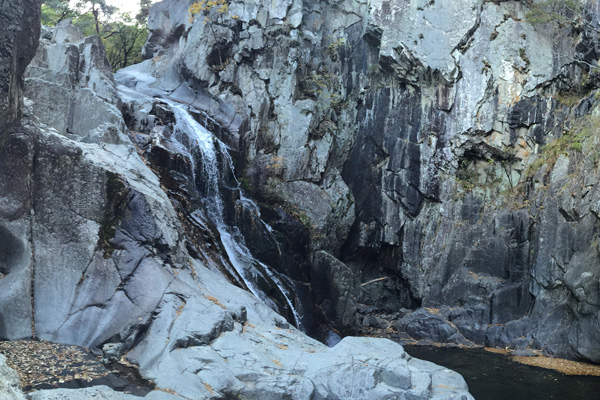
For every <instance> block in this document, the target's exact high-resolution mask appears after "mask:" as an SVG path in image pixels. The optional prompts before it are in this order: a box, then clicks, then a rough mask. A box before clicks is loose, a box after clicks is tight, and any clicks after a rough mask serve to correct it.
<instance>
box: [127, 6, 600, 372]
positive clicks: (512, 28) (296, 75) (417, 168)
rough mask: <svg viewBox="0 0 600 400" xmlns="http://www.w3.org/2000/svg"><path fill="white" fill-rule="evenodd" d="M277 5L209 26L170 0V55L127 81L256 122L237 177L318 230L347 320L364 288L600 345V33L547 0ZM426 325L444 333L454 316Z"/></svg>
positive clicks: (518, 333)
mask: <svg viewBox="0 0 600 400" xmlns="http://www.w3.org/2000/svg"><path fill="white" fill-rule="evenodd" d="M278 5H279V6H278V7H277V8H276V9H274V8H272V4H271V2H263V1H259V0H257V1H253V2H248V1H244V2H241V1H232V2H231V3H230V6H229V11H228V13H225V14H220V15H218V14H217V13H215V12H209V13H207V14H206V15H203V16H198V17H197V18H196V20H195V21H190V20H189V18H188V17H189V15H188V13H187V9H186V8H187V4H182V3H180V2H175V1H169V0H165V1H163V2H161V3H159V4H156V5H155V6H154V8H153V12H152V17H151V18H150V23H149V28H150V31H151V36H150V40H149V41H148V43H147V46H146V54H147V56H148V57H152V59H149V60H148V61H146V63H145V65H144V71H143V72H144V74H141V71H140V70H139V69H137V70H136V69H132V70H130V71H129V72H128V71H124V72H123V75H122V78H120V81H121V82H124V81H126V80H127V79H130V80H132V77H134V76H136V75H137V76H144V77H146V78H144V79H141V80H139V81H138V82H142V83H143V84H144V85H145V86H146V87H147V89H148V90H149V91H150V92H151V91H152V90H154V91H156V90H161V91H167V92H170V93H172V96H175V97H176V96H179V97H180V98H182V99H183V98H186V99H188V100H189V101H188V102H190V103H194V104H195V105H197V106H198V107H199V108H202V109H203V110H205V111H206V112H207V113H208V114H209V115H211V116H212V117H213V118H215V119H216V120H218V121H222V122H223V123H222V124H223V125H224V126H226V127H229V130H230V131H231V132H233V133H234V135H233V136H231V137H232V138H233V140H235V138H236V137H237V135H239V139H240V141H239V144H234V145H232V146H231V147H232V148H235V149H239V157H238V166H239V171H238V175H239V176H241V177H243V179H244V181H245V182H246V183H247V184H248V189H249V190H251V191H252V194H253V195H254V196H255V197H256V198H258V199H260V200H262V201H263V204H266V205H267V206H268V207H273V206H274V205H275V206H276V207H279V208H280V209H282V210H284V211H285V212H286V213H287V214H288V215H290V216H292V217H296V218H297V219H298V220H299V221H302V222H303V223H304V225H305V227H306V228H307V229H308V231H309V234H310V245H309V247H310V254H309V255H308V256H306V255H302V254H301V253H298V257H305V259H307V260H309V264H310V267H309V268H308V270H309V271H310V276H311V279H312V278H313V277H314V280H313V281H312V284H313V285H316V286H318V285H320V284H321V283H320V281H321V279H322V278H323V277H327V276H330V278H331V279H332V281H331V282H330V283H323V284H321V286H320V287H322V288H324V289H323V293H322V294H321V293H320V294H318V295H317V297H318V300H317V303H319V305H320V306H321V307H322V305H323V302H326V304H328V306H327V307H326V308H328V310H329V311H327V312H326V313H325V314H326V315H327V317H328V318H332V319H333V321H332V322H333V323H334V325H336V326H337V327H338V328H343V327H346V328H347V327H348V323H349V321H351V320H352V318H349V317H348V313H352V312H353V311H352V310H353V309H355V308H356V307H353V306H352V305H351V304H350V303H353V302H355V305H356V304H359V303H367V305H369V306H371V307H372V308H373V309H374V310H379V311H384V312H386V313H394V312H396V311H398V310H399V309H401V308H403V307H407V308H412V309H419V308H420V307H430V308H440V309H443V306H448V307H450V308H449V311H448V313H445V315H444V316H443V318H442V319H443V320H445V321H446V322H450V323H453V324H454V325H455V326H456V328H457V329H458V331H459V332H458V337H462V338H464V339H465V340H472V341H474V342H476V343H479V344H486V345H493V346H503V347H504V346H506V345H511V346H513V345H514V346H522V344H523V342H524V341H526V342H527V345H528V346H532V347H537V348H543V349H545V350H546V351H547V352H549V353H552V354H557V355H562V356H567V357H575V358H585V359H588V360H593V361H598V360H600V342H599V341H598V338H597V335H596V330H595V329H593V328H592V327H593V326H596V324H597V322H598V312H600V308H598V307H597V305H596V303H597V302H596V300H595V299H596V297H598V293H597V292H598V287H597V285H595V284H594V283H593V282H595V281H596V279H595V277H596V275H597V274H596V268H595V267H594V266H595V265H596V261H595V260H596V257H597V254H596V252H595V251H594V250H593V248H594V246H595V245H594V244H593V243H594V239H593V238H594V237H595V236H594V235H595V231H596V230H597V229H598V221H597V218H596V215H597V214H595V211H591V210H593V209H594V206H593V204H594V198H595V197H594V196H595V195H594V193H595V189H594V188H595V186H594V180H595V178H592V177H587V178H585V177H584V176H585V174H584V173H583V171H596V169H595V167H592V164H590V163H589V161H586V160H587V159H588V158H590V157H591V158H593V157H594V156H593V154H592V151H588V149H593V148H594V146H595V145H594V142H593V140H592V139H590V136H593V135H589V133H588V135H587V136H585V134H583V133H581V132H582V130H581V129H579V128H577V126H579V125H577V124H579V122H578V123H576V125H571V122H569V121H574V120H576V119H577V118H579V117H582V116H583V119H584V120H585V119H586V118H587V120H588V121H589V119H593V118H596V117H595V115H596V114H595V113H597V111H595V109H596V108H595V107H596V101H595V100H594V97H593V93H595V92H594V90H595V89H596V87H597V82H596V80H595V79H596V78H592V79H591V80H590V79H588V76H590V73H591V76H593V75H594V72H593V69H592V70H590V69H589V68H588V66H586V63H591V64H592V65H596V64H595V63H596V62H597V60H596V58H597V57H596V58H594V57H595V54H596V53H594V50H592V49H595V48H597V46H596V44H597V42H598V40H597V39H598V38H597V35H596V36H595V35H594V32H588V33H587V34H586V35H582V36H578V35H577V34H576V32H575V30H573V29H571V27H569V26H560V25H559V24H556V23H553V22H549V23H535V20H534V19H533V18H532V17H531V15H530V14H529V12H530V11H531V10H532V7H537V6H538V3H536V2H533V3H532V4H530V3H527V2H484V1H456V2H440V1H438V2H429V1H371V2H364V1H355V2H338V1H333V0H331V1H326V2H318V3H315V2H303V1H292V0H290V1H285V2H279V3H278ZM585 6H586V7H588V6H590V7H591V3H586V4H585ZM583 10H584V11H582V12H581V14H579V16H580V17H582V18H588V20H589V21H592V22H593V23H595V22H594V21H596V20H595V19H594V18H597V17H596V16H595V14H594V13H593V12H589V13H588V12H586V11H585V10H586V9H585V8H584V9H583ZM205 16H206V17H208V18H209V21H210V23H207V24H204V23H202V21H201V19H202V17H205ZM575 17H577V15H576V16H575ZM136 68H139V67H136ZM148 76H150V77H152V76H153V77H154V78H151V79H148V78H147V77H148ZM128 77H129V78H128ZM157 77H161V78H160V79H156V78H157ZM135 85H137V86H138V87H139V86H140V84H139V83H135V84H134V86H135ZM182 87H185V89H181V88H182ZM588 94H590V96H589V97H586V96H587V95H588ZM583 124H584V125H585V124H586V122H584V123H583ZM592 129H593V128H592ZM569 130H571V131H573V132H575V133H574V134H573V135H575V136H576V135H580V136H577V137H572V138H571V139H569V136H568V132H569ZM565 132H567V136H563V134H564V133H565ZM588 132H589V131H588ZM561 137H562V139H561ZM584 137H585V138H586V139H585V140H584ZM561 140H567V141H568V140H572V141H573V142H575V143H579V144H574V145H573V147H571V148H569V147H568V146H567V145H565V144H564V143H565V142H564V141H563V142H560V141H561ZM584 142H585V144H583V145H582V143H584ZM548 143H563V144H562V145H560V144H556V146H557V147H554V149H559V150H558V153H561V155H560V157H559V156H558V155H557V154H554V155H552V154H549V153H548V152H547V151H544V150H542V146H543V145H544V144H548ZM560 146H562V147H560ZM581 147H583V148H582V150H583V156H581V155H579V154H578V149H579V148H581ZM557 158H558V159H557ZM541 164H546V166H545V167H543V168H541V169H540V165H541ZM586 168H587V169H586ZM590 176H593V177H596V176H597V173H596V172H593V173H591V175H590ZM577 182H585V184H584V186H583V187H579V184H578V183H577ZM590 195H591V196H590ZM588 210H589V211H588ZM268 218H269V217H268V216H267V219H268ZM275 220H276V219H275V218H273V219H271V220H268V221H267V222H275ZM273 225H275V223H273ZM280 233H281V235H282V237H285V231H282V232H280ZM321 252H326V253H327V254H329V255H330V256H331V257H335V258H337V259H338V261H339V264H338V263H332V262H327V263H323V262H322V261H323V258H322V257H320V256H319V254H323V253H321ZM342 264H345V267H342V266H341V265H342ZM332 265H336V266H338V267H339V268H337V267H336V268H337V269H338V270H340V271H346V272H344V273H342V274H340V275H339V276H340V279H337V276H338V275H336V276H333V275H331V274H330V270H331V269H332ZM347 271H350V272H349V273H347ZM582 277H583V278H582ZM588 278H589V280H588ZM370 281H374V283H372V284H369V285H365V286H360V284H361V283H366V282H370ZM341 288H360V289H359V290H358V291H357V293H356V294H352V295H351V296H350V297H348V296H347V295H344V296H345V297H344V296H342V297H339V290H340V289H341ZM344 290H346V289H344ZM333 293H335V294H333ZM348 293H350V292H348ZM340 299H341V300H340ZM347 299H349V300H348V302H346V300H347ZM340 301H341V303H340ZM336 304H338V305H339V304H346V305H347V306H344V307H342V308H344V310H346V311H342V310H341V309H339V307H338V306H337V305H336ZM334 310H335V312H334ZM548 310H552V312H550V313H549V312H548ZM419 315H420V314H417V315H416V316H415V318H417V319H419V320H422V319H421V318H420V316H419ZM426 320H428V321H429V322H427V323H425V325H428V324H429V323H431V324H433V325H432V326H431V328H432V329H424V330H423V331H422V333H424V334H426V335H429V336H431V335H432V334H433V333H435V332H436V329H433V328H434V327H440V326H442V325H443V324H445V323H446V322H443V321H440V320H438V319H437V318H426ZM440 324H442V325H440ZM438 333H439V335H437V336H436V335H433V336H435V337H433V338H431V337H430V338H431V339H434V340H446V339H449V337H451V336H452V335H448V333H449V332H446V331H445V329H441V330H438ZM523 337H525V339H523ZM461 340H462V339H461ZM513 342H514V343H513Z"/></svg>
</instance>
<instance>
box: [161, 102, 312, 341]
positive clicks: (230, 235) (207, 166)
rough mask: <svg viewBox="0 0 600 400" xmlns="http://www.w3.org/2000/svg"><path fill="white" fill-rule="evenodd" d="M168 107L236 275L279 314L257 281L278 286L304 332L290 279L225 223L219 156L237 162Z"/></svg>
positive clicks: (178, 108) (182, 112)
mask: <svg viewBox="0 0 600 400" xmlns="http://www.w3.org/2000/svg"><path fill="white" fill-rule="evenodd" d="M167 103H168V104H169V106H170V107H171V109H172V110H173V112H174V114H175V119H176V124H175V128H174V132H173V137H172V138H173V139H175V140H176V141H177V142H178V144H179V145H178V149H179V151H180V152H181V153H182V154H184V155H186V156H188V157H189V158H190V160H191V162H192V166H193V170H194V174H200V176H201V178H202V180H203V182H204V185H205V188H204V189H205V193H204V195H205V197H204V199H203V201H204V205H205V207H206V211H207V214H208V217H209V218H210V219H211V220H212V222H213V223H214V224H215V226H216V228H217V230H218V231H219V234H220V236H221V242H222V244H223V247H224V248H225V251H226V253H227V256H228V258H229V260H230V262H231V264H232V266H233V267H234V268H235V272H237V275H239V276H240V277H241V278H242V279H243V281H244V283H245V285H246V286H247V287H248V290H250V292H252V294H254V295H255V296H256V297H257V298H259V299H261V300H262V301H263V302H264V303H265V304H267V305H268V306H269V307H271V308H272V309H274V310H277V305H276V303H275V302H274V301H273V300H272V299H271V298H270V297H269V296H267V295H266V294H265V293H264V292H262V291H261V290H260V288H259V287H258V285H257V281H258V280H259V279H262V280H264V281H272V282H273V283H274V284H275V285H277V287H278V289H279V291H280V292H281V294H282V296H283V297H284V298H285V301H286V303H287V305H288V307H289V308H290V309H291V311H292V314H293V316H294V320H295V321H294V322H295V324H296V326H297V327H298V328H299V329H302V323H301V315H300V312H299V311H298V310H297V308H296V307H295V306H294V303H293V301H292V298H293V294H292V293H289V290H288V289H287V286H286V285H284V284H283V282H282V279H287V277H284V276H281V275H279V274H278V273H277V272H275V271H273V270H272V269H271V268H270V267H269V266H268V265H266V264H264V263H262V262H260V261H259V260H257V259H256V258H255V257H254V256H253V255H252V253H251V252H250V250H249V249H248V247H247V246H246V244H245V242H244V238H243V236H242V234H241V232H240V231H239V229H238V228H237V227H235V226H229V225H227V223H226V222H225V210H224V203H223V199H222V197H221V192H220V184H221V182H222V181H223V180H224V176H223V172H222V171H220V169H219V156H221V157H223V159H224V161H226V162H227V167H229V168H230V169H231V170H232V171H233V161H232V160H231V157H230V156H229V153H228V152H227V147H226V146H225V144H224V143H222V142H221V141H220V140H219V139H217V138H216V137H215V136H214V135H213V134H212V133H211V132H210V131H208V130H207V129H206V128H204V127H203V126H202V125H201V124H200V123H198V122H197V121H196V120H195V119H194V118H193V117H192V115H191V114H190V113H189V112H188V110H187V109H186V108H184V106H182V105H180V104H177V103H174V102H171V101H167ZM186 143H187V145H186ZM187 146H195V149H196V150H199V151H200V154H201V157H202V162H201V163H200V164H201V167H200V168H201V170H200V171H198V168H199V167H198V165H197V164H196V162H195V161H194V157H193V155H192V154H191V153H190V151H189V150H187V148H186V147H187ZM193 178H194V182H196V176H194V177H193ZM236 182H237V181H236ZM238 188H239V185H238ZM240 201H242V202H244V204H246V205H247V206H250V207H252V208H253V209H254V211H255V212H256V213H257V215H260V214H259V213H258V207H257V206H256V204H254V203H253V202H252V201H251V200H250V199H248V198H246V197H243V196H242V197H241V199H240ZM196 217H197V216H196ZM261 221H262V220H261ZM263 223H264V221H263ZM265 227H266V228H267V230H269V232H270V231H271V230H272V229H271V227H269V226H268V225H267V224H265ZM288 283H290V282H288Z"/></svg>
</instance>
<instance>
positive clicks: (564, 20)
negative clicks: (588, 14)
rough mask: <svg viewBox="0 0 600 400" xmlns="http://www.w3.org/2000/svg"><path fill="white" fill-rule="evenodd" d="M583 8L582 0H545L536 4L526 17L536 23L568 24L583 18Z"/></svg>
mask: <svg viewBox="0 0 600 400" xmlns="http://www.w3.org/2000/svg"><path fill="white" fill-rule="evenodd" d="M583 10H584V8H583V3H582V1H581V0H545V1H541V2H539V3H537V4H535V5H534V6H533V7H532V8H531V10H530V11H529V12H528V13H527V14H526V16H525V17H526V19H527V21H528V22H530V23H531V24H534V25H535V24H545V23H549V22H558V23H560V24H563V25H566V24H569V23H572V22H574V21H575V20H576V19H578V18H581V17H582V12H583Z"/></svg>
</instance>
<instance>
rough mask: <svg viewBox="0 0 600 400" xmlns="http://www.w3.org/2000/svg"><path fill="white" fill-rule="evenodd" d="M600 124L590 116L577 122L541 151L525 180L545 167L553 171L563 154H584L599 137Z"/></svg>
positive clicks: (599, 120)
mask: <svg viewBox="0 0 600 400" xmlns="http://www.w3.org/2000/svg"><path fill="white" fill-rule="evenodd" d="M599 124H600V118H598V117H592V116H589V115H588V116H585V117H581V118H579V119H577V120H575V122H573V124H572V126H571V128H570V129H569V130H565V131H564V132H563V135H562V136H560V137H558V138H556V139H554V140H552V141H550V142H548V143H547V144H546V145H545V146H544V147H543V148H542V149H541V152H540V154H539V156H538V158H537V159H536V160H535V161H534V162H533V163H531V164H529V166H528V167H527V169H526V170H525V178H526V179H529V178H532V177H533V176H534V175H535V174H536V172H537V171H539V170H540V169H541V168H542V167H543V166H544V165H547V166H548V171H549V170H551V169H552V167H554V164H555V163H556V161H557V160H558V158H559V156H560V155H561V154H564V155H568V154H569V152H570V151H571V152H578V153H583V152H584V150H587V149H588V147H590V146H589V145H590V142H591V139H592V138H594V137H595V136H597V135H598V126H600V125H599Z"/></svg>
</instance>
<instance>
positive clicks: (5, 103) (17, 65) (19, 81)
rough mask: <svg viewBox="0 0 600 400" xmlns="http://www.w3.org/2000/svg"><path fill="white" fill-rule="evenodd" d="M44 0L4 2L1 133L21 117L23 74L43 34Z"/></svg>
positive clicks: (0, 25)
mask: <svg viewBox="0 0 600 400" xmlns="http://www.w3.org/2000/svg"><path fill="white" fill-rule="evenodd" d="M39 20H40V1H39V0H24V1H12V0H2V2H1V3H0V43H1V44H0V132H2V131H3V130H4V129H5V128H6V127H7V126H9V125H10V124H11V123H13V122H15V121H17V120H18V119H19V118H20V116H21V102H22V95H23V74H24V73H25V68H26V67H27V65H28V64H29V62H30V61H31V59H32V58H33V56H34V55H35V50H36V49H37V45H38V39H39V36H40V25H39V23H38V21H39Z"/></svg>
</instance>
